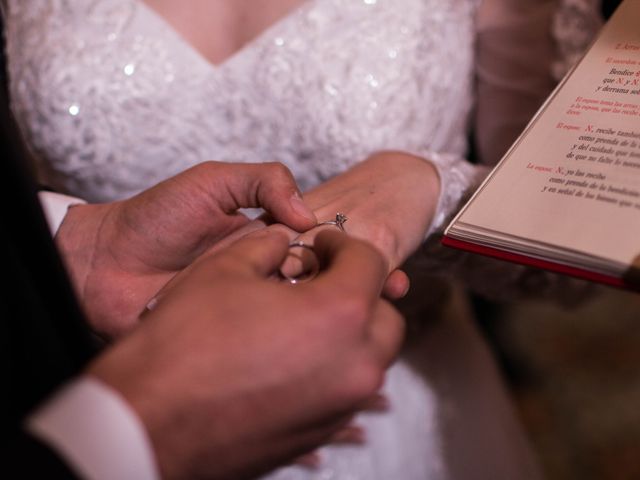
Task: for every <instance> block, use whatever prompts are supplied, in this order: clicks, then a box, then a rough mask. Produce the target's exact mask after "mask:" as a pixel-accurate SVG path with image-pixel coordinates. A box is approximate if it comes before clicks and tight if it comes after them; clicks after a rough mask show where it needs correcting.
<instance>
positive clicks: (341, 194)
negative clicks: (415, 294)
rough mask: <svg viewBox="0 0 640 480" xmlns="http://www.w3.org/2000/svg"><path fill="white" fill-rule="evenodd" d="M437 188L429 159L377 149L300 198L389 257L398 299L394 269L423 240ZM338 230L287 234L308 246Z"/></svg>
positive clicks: (251, 227) (398, 276) (392, 292)
mask: <svg viewBox="0 0 640 480" xmlns="http://www.w3.org/2000/svg"><path fill="white" fill-rule="evenodd" d="M439 192H440V180H439V177H438V174H437V172H436V169H435V168H434V166H433V165H432V164H431V163H430V162H428V161H426V160H425V159H423V158H419V157H415V156H413V155H409V154H406V153H402V152H393V151H390V152H379V153H376V154H374V155H372V156H371V157H369V158H367V159H366V160H364V161H362V162H360V163H359V164H357V165H356V166H354V167H353V168H351V169H350V170H348V171H346V172H345V173H342V174H340V175H338V176H336V177H334V178H332V179H331V180H328V181H327V182H325V183H323V184H321V185H319V186H317V187H315V188H314V189H312V190H310V191H309V192H306V193H305V194H304V200H305V203H306V204H307V205H309V206H310V207H311V208H312V209H313V210H314V213H315V215H316V217H317V219H318V222H323V221H326V220H335V217H336V213H338V212H340V213H344V214H346V215H347V217H348V221H347V223H345V225H344V228H345V230H346V232H347V234H349V235H350V236H354V237H356V238H360V239H363V240H366V241H368V242H370V243H371V244H373V245H374V246H375V247H376V248H378V250H380V252H382V254H383V255H384V257H385V258H386V259H387V261H388V265H389V271H390V272H392V274H391V276H390V278H389V283H388V289H386V290H388V293H389V296H390V298H397V297H399V296H402V294H404V293H406V289H407V288H408V279H407V278H406V276H405V275H404V274H402V272H399V271H394V270H395V269H397V268H398V267H399V266H401V265H402V263H403V262H404V261H405V260H406V259H407V258H408V257H409V255H411V254H412V253H413V252H414V251H415V250H416V249H417V248H418V246H419V245H420V243H421V242H422V241H423V239H424V236H425V233H426V231H427V229H428V228H429V225H431V221H432V217H433V213H434V211H435V208H436V204H437V202H438V197H439ZM264 225H265V223H264V221H260V220H257V221H253V222H251V223H250V224H248V225H246V226H245V227H243V228H242V229H240V230H238V231H237V232H236V233H234V234H233V235H231V236H230V237H229V238H228V239H225V240H224V241H223V242H222V245H224V244H225V242H231V241H232V240H233V239H236V238H239V237H241V236H242V235H243V234H246V233H247V232H250V231H255V230H256V229H259V228H261V227H262V226H264ZM336 229H337V227H335V226H332V225H327V226H321V227H319V228H314V229H312V230H310V231H308V232H306V233H303V234H299V232H295V231H293V230H292V229H289V235H290V238H291V239H292V240H293V239H299V240H301V241H303V242H305V243H307V244H310V245H312V244H313V238H314V237H315V235H317V234H318V233H319V232H320V231H323V230H336ZM222 245H221V246H222ZM214 248H217V247H214Z"/></svg>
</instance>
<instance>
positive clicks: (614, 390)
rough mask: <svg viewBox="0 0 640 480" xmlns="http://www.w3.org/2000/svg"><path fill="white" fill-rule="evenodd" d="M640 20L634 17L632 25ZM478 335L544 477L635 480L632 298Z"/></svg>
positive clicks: (613, 295)
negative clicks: (497, 366) (493, 357)
mask: <svg viewBox="0 0 640 480" xmlns="http://www.w3.org/2000/svg"><path fill="white" fill-rule="evenodd" d="M639 20H640V19H639ZM493 316H494V318H492V319H491V321H490V325H489V324H486V323H485V324H484V325H483V326H484V330H485V332H486V334H487V335H488V336H489V337H490V342H491V343H492V344H493V346H494V348H495V351H496V353H497V355H498V356H499V358H500V363H501V365H502V368H503V371H504V374H505V377H506V378H507V381H508V383H509V385H510V387H511V389H512V391H513V394H514V398H515V403H516V406H517V408H518V410H519V413H520V415H521V417H522V420H523V422H524V424H525V426H526V428H527V430H528V432H529V435H530V438H531V440H532V443H533V445H534V448H535V449H536V451H537V453H538V456H539V458H540V460H541V463H542V465H543V468H544V471H545V474H546V476H547V478H549V479H550V480H565V479H581V480H596V479H598V480H603V479H607V480H622V479H639V478H640V375H639V374H638V371H639V369H640V295H638V294H634V293H630V292H623V291H618V290H614V289H609V288H606V287H602V291H601V292H600V294H599V295H594V296H593V298H592V299H591V300H590V301H588V302H587V303H586V304H583V305H581V306H579V307H578V308H572V309H570V310H569V309H563V308H561V307H558V306H556V305H552V304H549V303H540V302H518V303H517V304H516V303H514V304H513V305H506V306H501V307H500V308H499V309H496V310H494V311H493Z"/></svg>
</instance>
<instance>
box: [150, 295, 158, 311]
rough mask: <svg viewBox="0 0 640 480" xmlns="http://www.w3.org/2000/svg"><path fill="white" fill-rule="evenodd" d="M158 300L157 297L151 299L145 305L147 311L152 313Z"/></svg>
mask: <svg viewBox="0 0 640 480" xmlns="http://www.w3.org/2000/svg"><path fill="white" fill-rule="evenodd" d="M159 300H160V298H159V297H153V298H152V299H151V300H149V303H147V310H149V311H152V310H153V309H154V308H156V307H157V306H158V302H159Z"/></svg>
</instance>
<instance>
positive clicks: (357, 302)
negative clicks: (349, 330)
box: [329, 294, 372, 330]
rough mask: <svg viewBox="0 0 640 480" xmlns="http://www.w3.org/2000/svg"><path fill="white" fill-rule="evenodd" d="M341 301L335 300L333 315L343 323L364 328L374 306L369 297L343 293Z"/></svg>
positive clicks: (332, 306)
mask: <svg viewBox="0 0 640 480" xmlns="http://www.w3.org/2000/svg"><path fill="white" fill-rule="evenodd" d="M342 297H343V298H342V299H340V301H335V300H334V301H333V302H332V303H331V304H329V305H330V308H332V309H333V311H332V312H330V313H331V315H332V316H333V317H334V318H336V319H337V320H339V321H340V323H342V324H347V325H350V326H352V327H354V328H356V329H358V330H360V329H362V328H363V327H364V326H365V325H366V324H367V321H368V320H369V319H370V318H371V315H372V306H371V303H370V302H369V301H368V299H366V298H364V297H363V296H361V295H355V294H353V295H348V294H346V295H343V296H342Z"/></svg>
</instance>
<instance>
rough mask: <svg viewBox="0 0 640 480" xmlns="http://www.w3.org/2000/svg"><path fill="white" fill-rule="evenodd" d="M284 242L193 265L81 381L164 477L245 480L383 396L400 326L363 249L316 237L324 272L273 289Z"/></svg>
mask: <svg viewBox="0 0 640 480" xmlns="http://www.w3.org/2000/svg"><path fill="white" fill-rule="evenodd" d="M288 243H289V242H288V239H287V237H286V236H285V235H284V234H282V233H280V232H278V231H273V230H269V229H266V230H263V231H261V232H258V233H257V234H253V235H249V236H247V237H246V238H243V239H241V240H239V241H237V242H236V243H234V244H233V245H231V246H230V247H229V248H227V249H224V250H222V251H219V252H217V253H214V254H212V255H207V256H205V257H203V258H201V259H199V260H198V261H196V262H195V263H194V264H193V266H192V267H190V268H189V269H188V270H187V271H184V272H181V273H180V275H178V276H177V277H176V279H175V280H174V282H173V285H172V287H171V288H170V289H168V290H167V291H166V292H165V294H163V295H162V296H161V297H160V298H159V300H158V302H157V304H156V306H155V307H154V308H153V310H151V311H150V312H149V313H148V314H146V315H145V317H144V321H143V322H142V323H141V324H140V326H139V327H138V328H136V329H135V331H134V332H133V333H132V334H131V335H128V336H127V337H125V338H123V339H122V340H121V341H119V342H116V344H115V345H114V346H113V347H112V348H111V349H110V350H108V351H107V352H106V353H105V354H103V355H102V356H101V357H100V358H99V359H98V360H97V361H96V362H94V364H93V365H92V366H91V367H90V369H89V373H90V374H92V375H94V376H95V377H97V378H98V379H100V380H102V381H103V382H105V383H106V384H108V385H110V386H111V387H112V388H114V389H115V390H117V391H119V392H120V393H121V394H122V396H123V397H124V398H125V399H126V400H127V401H128V403H129V404H130V405H131V406H132V407H133V408H134V410H135V411H136V412H137V413H138V415H139V417H140V419H141V420H142V422H143V423H144V425H145V427H146V428H147V432H148V434H149V438H150V440H151V443H152V445H153V447H154V451H155V453H156V458H157V460H158V464H159V466H160V470H161V473H162V476H163V478H168V479H171V478H233V479H239V478H250V477H251V478H253V476H255V475H257V474H259V473H261V472H264V471H266V470H268V469H270V468H273V467H275V466H277V465H279V464H282V463H284V462H288V461H290V460H291V459H293V458H295V457H297V456H299V455H300V454H303V453H305V452H308V451H310V450H312V449H314V448H315V447H317V446H319V445H321V444H323V443H324V442H326V441H327V440H328V439H329V438H330V437H331V435H332V434H334V433H335V432H336V431H338V430H339V429H340V428H341V427H343V426H344V425H345V424H346V422H348V421H349V419H350V417H351V416H352V414H353V413H354V412H357V411H358V410H360V409H361V408H363V407H365V406H366V402H367V400H368V399H370V398H371V396H372V395H373V394H374V393H375V392H376V391H377V390H378V388H379V387H380V385H381V383H382V381H383V378H384V373H385V370H386V368H387V367H388V366H389V364H390V363H391V362H392V360H393V359H394V357H395V356H396V354H397V351H398V349H399V347H400V344H401V341H402V337H403V331H404V322H403V321H402V319H401V317H400V315H399V314H398V313H397V312H396V311H395V310H394V309H393V308H392V307H391V306H390V305H389V304H388V303H387V302H386V301H384V300H381V299H380V292H381V289H382V286H383V284H384V281H385V277H386V274H387V266H386V263H385V261H384V260H383V259H382V257H381V256H380V254H379V253H378V252H376V250H375V249H374V248H372V247H370V246H369V245H367V244H366V243H365V242H362V241H359V240H353V239H350V238H348V237H347V236H346V235H344V234H342V233H340V232H323V233H322V234H320V235H319V236H318V238H317V241H316V244H315V250H316V252H317V255H318V258H319V260H320V264H321V265H322V270H321V271H320V273H319V274H318V276H317V277H316V278H315V279H313V280H311V281H309V282H307V283H304V284H299V285H290V284H289V283H288V282H283V281H278V280H277V279H274V278H272V276H273V274H274V273H275V272H277V271H278V268H279V266H280V265H281V263H282V262H283V260H284V259H285V256H286V255H287V253H288V248H287V247H288Z"/></svg>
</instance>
